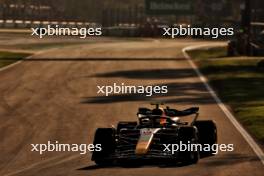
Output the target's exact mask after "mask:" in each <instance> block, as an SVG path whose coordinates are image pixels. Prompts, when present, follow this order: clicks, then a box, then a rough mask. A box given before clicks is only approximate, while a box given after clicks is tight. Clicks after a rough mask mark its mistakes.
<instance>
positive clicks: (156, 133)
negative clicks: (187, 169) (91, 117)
mask: <svg viewBox="0 0 264 176" xmlns="http://www.w3.org/2000/svg"><path fill="white" fill-rule="evenodd" d="M152 105H155V107H154V108H153V109H149V108H139V109H138V112H137V117H138V121H131V122H127V121H126V122H125V121H124V122H119V123H118V124H117V126H116V127H112V128H98V129H97V130H96V132H95V136H94V142H93V143H94V145H98V144H100V145H101V150H100V151H94V152H93V153H92V161H94V162H95V163H96V164H97V165H104V166H105V165H112V164H114V163H125V162H128V161H129V162H130V163H131V161H132V162H136V161H137V160H141V161H142V160H144V161H145V160H151V161H162V162H163V161H164V162H165V163H170V164H171V163H175V164H176V163H182V164H184V165H189V164H195V163H197V162H198V160H199V159H200V156H201V155H203V156H205V155H213V151H212V150H207V151H198V150H190V151H189V150H186V151H176V152H171V151H170V150H165V149H164V147H165V146H170V144H180V143H182V144H186V145H187V144H189V145H190V144H201V145H205V144H207V145H213V144H216V143H217V128H216V124H215V122H214V121H212V120H197V119H198V116H199V108H198V107H191V108H188V109H185V110H182V111H181V110H177V109H171V108H170V107H162V105H163V104H162V103H155V104H152ZM186 116H189V117H191V116H193V118H192V119H191V120H189V122H188V121H186V120H185V121H184V120H183V118H184V117H186Z"/></svg>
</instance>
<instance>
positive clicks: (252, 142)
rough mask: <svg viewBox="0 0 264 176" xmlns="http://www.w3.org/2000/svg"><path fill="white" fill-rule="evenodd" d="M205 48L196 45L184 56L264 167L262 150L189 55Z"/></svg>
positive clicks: (186, 49)
mask: <svg viewBox="0 0 264 176" xmlns="http://www.w3.org/2000/svg"><path fill="white" fill-rule="evenodd" d="M205 46H206V45H196V46H190V47H186V48H184V49H183V50H182V52H183V55H184V56H185V58H186V59H187V60H188V62H189V64H190V65H191V67H192V68H193V69H194V70H195V72H196V74H197V75H198V76H199V78H200V80H201V81H202V82H203V83H204V85H205V87H206V89H207V90H208V91H209V93H210V94H211V95H212V97H213V98H214V100H215V101H216V103H217V105H218V106H219V107H220V108H221V110H222V111H223V112H224V113H225V115H226V116H227V117H228V119H229V120H230V121H231V122H232V124H233V125H234V126H235V127H236V129H237V130H238V131H239V132H240V134H241V135H242V136H243V137H244V139H245V140H246V141H247V143H248V144H249V146H250V147H251V148H252V149H253V151H254V152H255V153H256V155H257V156H258V157H259V159H260V161H261V163H262V164H263V165H264V153H263V151H262V150H261V148H260V147H259V145H258V144H257V143H256V142H255V140H254V139H253V138H252V137H251V136H250V135H249V133H248V132H247V131H246V130H245V129H244V128H243V127H242V126H241V125H240V123H239V122H238V121H237V119H236V118H235V117H234V115H233V114H232V113H231V112H230V111H229V110H228V108H227V107H226V106H225V104H224V103H223V102H222V100H221V99H220V98H219V97H218V96H217V94H216V93H215V91H214V90H213V89H212V87H211V86H210V85H209V83H208V80H207V78H206V77H205V76H204V75H203V74H202V73H201V71H200V70H199V69H198V67H197V66H196V64H195V63H194V62H193V61H192V59H191V57H190V56H189V55H188V54H187V51H189V50H193V49H198V48H202V47H205ZM207 46H208V45H207Z"/></svg>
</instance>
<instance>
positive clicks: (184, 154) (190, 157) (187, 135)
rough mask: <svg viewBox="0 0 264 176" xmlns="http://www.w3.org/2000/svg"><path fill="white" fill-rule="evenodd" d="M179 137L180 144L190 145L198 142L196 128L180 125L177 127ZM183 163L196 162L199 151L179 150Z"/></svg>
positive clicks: (198, 157)
mask: <svg viewBox="0 0 264 176" xmlns="http://www.w3.org/2000/svg"><path fill="white" fill-rule="evenodd" d="M179 139H180V141H181V142H182V144H185V145H190V144H197V143H198V136H197V130H196V128H193V127H181V128H180V129H179ZM179 155H180V158H181V162H182V164H183V165H190V164H196V163H197V162H198V161H199V159H200V154H199V151H194V150H188V149H187V150H186V151H180V152H179Z"/></svg>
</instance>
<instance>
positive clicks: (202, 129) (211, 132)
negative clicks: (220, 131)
mask: <svg viewBox="0 0 264 176" xmlns="http://www.w3.org/2000/svg"><path fill="white" fill-rule="evenodd" d="M194 126H196V128H197V129H198V138H199V143H200V144H202V145H203V146H205V145H207V146H208V144H209V146H210V149H209V150H208V151H202V152H201V155H202V156H203V157H206V156H210V155H213V153H214V151H213V150H212V146H213V145H214V144H216V143H217V128H216V124H215V123H214V121H212V120H201V121H196V122H195V123H194Z"/></svg>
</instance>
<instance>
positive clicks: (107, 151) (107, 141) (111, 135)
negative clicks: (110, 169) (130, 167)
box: [92, 128, 116, 166]
mask: <svg viewBox="0 0 264 176" xmlns="http://www.w3.org/2000/svg"><path fill="white" fill-rule="evenodd" d="M115 135H116V130H115V129H113V128H98V129H97V130H96V132H95V136H94V142H93V144H94V145H101V149H102V150H101V151H94V152H93V154H92V161H94V162H95V163H96V164H97V165H104V166H106V165H111V164H113V160H112V159H111V158H109V157H110V155H111V154H113V153H114V152H115V146H116V142H115Z"/></svg>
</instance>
